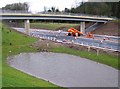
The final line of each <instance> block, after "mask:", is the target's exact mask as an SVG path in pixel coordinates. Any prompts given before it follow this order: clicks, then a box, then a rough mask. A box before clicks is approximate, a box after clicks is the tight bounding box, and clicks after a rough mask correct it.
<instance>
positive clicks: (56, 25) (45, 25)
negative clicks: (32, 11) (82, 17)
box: [30, 23, 79, 30]
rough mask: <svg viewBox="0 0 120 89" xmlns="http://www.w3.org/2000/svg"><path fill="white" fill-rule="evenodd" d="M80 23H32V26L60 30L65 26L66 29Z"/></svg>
mask: <svg viewBox="0 0 120 89" xmlns="http://www.w3.org/2000/svg"><path fill="white" fill-rule="evenodd" d="M77 25H79V24H70V23H69V24H67V23H31V24H30V27H31V28H36V29H39V28H40V29H48V30H58V29H60V28H62V29H63V28H65V29H66V30H67V29H68V28H70V27H75V26H77Z"/></svg>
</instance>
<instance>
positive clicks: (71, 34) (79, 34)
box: [68, 28, 83, 36]
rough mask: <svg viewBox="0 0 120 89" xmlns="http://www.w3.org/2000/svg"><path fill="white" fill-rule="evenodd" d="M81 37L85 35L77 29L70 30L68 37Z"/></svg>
mask: <svg viewBox="0 0 120 89" xmlns="http://www.w3.org/2000/svg"><path fill="white" fill-rule="evenodd" d="M81 35H83V33H82V32H80V31H78V30H77V29H75V28H70V29H68V36H81Z"/></svg>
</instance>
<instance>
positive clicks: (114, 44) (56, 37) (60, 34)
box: [12, 27, 120, 51]
mask: <svg viewBox="0 0 120 89" xmlns="http://www.w3.org/2000/svg"><path fill="white" fill-rule="evenodd" d="M12 28H13V29H15V30H17V31H19V32H23V33H25V29H24V28H15V27H12ZM29 35H31V36H34V37H38V38H43V39H48V40H53V41H57V42H64V43H69V42H72V43H75V44H78V45H85V46H93V47H99V48H105V49H109V50H113V51H120V47H119V45H120V43H118V41H119V40H120V38H119V37H112V36H104V35H95V39H92V38H85V37H78V38H77V39H75V37H73V36H67V32H64V31H61V30H59V31H50V30H44V29H30V31H29ZM105 37H107V38H108V37H109V40H108V39H106V40H103V38H105Z"/></svg>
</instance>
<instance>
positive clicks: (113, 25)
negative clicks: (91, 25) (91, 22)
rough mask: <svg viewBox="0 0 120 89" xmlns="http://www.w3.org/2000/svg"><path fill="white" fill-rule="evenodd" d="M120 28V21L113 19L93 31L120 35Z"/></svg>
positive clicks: (100, 33)
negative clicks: (119, 22) (119, 25)
mask: <svg viewBox="0 0 120 89" xmlns="http://www.w3.org/2000/svg"><path fill="white" fill-rule="evenodd" d="M119 30H120V29H119V28H118V22H117V21H112V22H108V23H105V24H103V25H102V26H101V27H99V28H97V29H96V30H94V31H93V33H94V34H99V35H110V36H120V31H119Z"/></svg>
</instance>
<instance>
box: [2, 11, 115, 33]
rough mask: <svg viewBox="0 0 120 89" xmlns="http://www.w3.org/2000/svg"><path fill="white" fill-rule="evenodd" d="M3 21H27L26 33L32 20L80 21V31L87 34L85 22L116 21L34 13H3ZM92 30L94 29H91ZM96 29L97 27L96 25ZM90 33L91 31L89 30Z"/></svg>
mask: <svg viewBox="0 0 120 89" xmlns="http://www.w3.org/2000/svg"><path fill="white" fill-rule="evenodd" d="M0 17H2V18H0V19H2V20H14V19H15V20H20V19H22V20H25V29H26V32H29V31H28V30H29V28H30V20H56V21H79V22H80V30H81V32H83V33H85V22H95V23H102V24H104V23H106V22H108V21H111V20H114V19H113V18H108V17H98V16H89V15H88V16H87V15H80V16H79V15H77V16H76V15H64V14H32V13H1V14H0ZM91 28H92V27H91ZM94 28H95V25H94ZM87 31H89V30H87Z"/></svg>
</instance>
